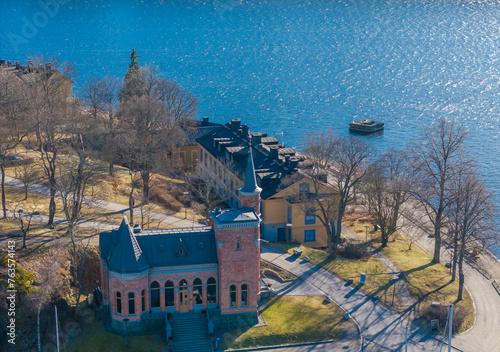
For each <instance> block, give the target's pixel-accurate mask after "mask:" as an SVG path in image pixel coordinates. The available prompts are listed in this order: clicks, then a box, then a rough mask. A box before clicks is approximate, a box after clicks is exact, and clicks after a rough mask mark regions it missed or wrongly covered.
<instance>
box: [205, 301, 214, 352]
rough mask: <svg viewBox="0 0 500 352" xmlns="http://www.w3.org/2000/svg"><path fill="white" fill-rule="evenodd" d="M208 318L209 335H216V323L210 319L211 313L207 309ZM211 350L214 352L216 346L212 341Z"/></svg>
mask: <svg viewBox="0 0 500 352" xmlns="http://www.w3.org/2000/svg"><path fill="white" fill-rule="evenodd" d="M205 312H206V316H207V325H208V334H209V335H210V334H213V333H214V323H213V322H212V319H210V313H209V311H208V309H205ZM210 349H211V350H212V352H214V344H213V343H212V341H210Z"/></svg>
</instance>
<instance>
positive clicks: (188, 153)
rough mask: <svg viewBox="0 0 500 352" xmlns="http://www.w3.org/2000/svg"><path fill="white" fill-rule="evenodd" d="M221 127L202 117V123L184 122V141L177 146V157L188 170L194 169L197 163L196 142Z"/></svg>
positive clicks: (194, 121)
mask: <svg viewBox="0 0 500 352" xmlns="http://www.w3.org/2000/svg"><path fill="white" fill-rule="evenodd" d="M220 126H221V125H220V124H218V123H213V122H210V121H209V120H208V117H204V118H203V120H202V121H196V120H190V119H189V120H186V121H184V123H183V124H182V130H183V131H184V134H185V137H186V138H185V140H184V142H183V143H182V145H181V146H179V157H180V159H181V161H182V162H183V163H184V165H185V166H186V167H187V168H188V169H194V168H195V167H196V165H197V163H198V149H199V147H198V143H197V142H196V140H197V139H198V138H200V137H202V136H204V135H205V134H207V133H210V132H212V131H214V130H216V129H218V128H219V127H220Z"/></svg>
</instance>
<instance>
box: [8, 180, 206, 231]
mask: <svg viewBox="0 0 500 352" xmlns="http://www.w3.org/2000/svg"><path fill="white" fill-rule="evenodd" d="M5 184H6V185H8V186H11V187H16V188H19V189H24V185H23V183H22V182H21V181H20V180H18V179H15V178H13V177H9V176H5ZM30 192H36V193H40V194H43V195H47V196H48V195H50V191H49V188H48V187H46V186H43V185H40V184H34V185H31V187H30ZM92 203H93V204H94V206H95V207H98V208H101V209H105V210H108V211H112V212H115V213H123V214H126V213H127V212H128V211H129V207H128V206H127V205H123V204H119V203H114V202H109V201H106V200H93V201H92ZM148 213H149V217H150V219H151V220H154V221H159V222H162V223H164V224H169V225H173V226H177V227H193V226H194V227H201V226H205V225H204V224H199V223H198V222H193V221H191V220H185V219H180V218H177V217H175V216H171V215H167V214H161V213H156V212H148Z"/></svg>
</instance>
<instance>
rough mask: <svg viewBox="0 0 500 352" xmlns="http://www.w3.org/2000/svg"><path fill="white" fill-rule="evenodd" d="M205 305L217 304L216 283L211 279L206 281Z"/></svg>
mask: <svg viewBox="0 0 500 352" xmlns="http://www.w3.org/2000/svg"><path fill="white" fill-rule="evenodd" d="M207 303H217V281H215V278H213V277H211V278H209V279H208V281H207Z"/></svg>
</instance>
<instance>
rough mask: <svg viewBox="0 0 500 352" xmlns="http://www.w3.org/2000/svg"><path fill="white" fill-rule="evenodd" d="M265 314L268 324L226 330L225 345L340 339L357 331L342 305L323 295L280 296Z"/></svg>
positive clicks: (259, 344) (235, 347)
mask: <svg viewBox="0 0 500 352" xmlns="http://www.w3.org/2000/svg"><path fill="white" fill-rule="evenodd" d="M262 316H263V318H264V320H265V321H266V324H267V325H266V326H259V327H253V328H251V329H247V330H231V331H228V332H226V333H225V334H224V336H223V340H224V343H225V344H226V346H225V348H229V349H237V348H246V347H258V346H273V345H281V344H291V343H301V342H311V341H323V340H340V339H341V338H342V337H343V336H344V333H345V332H346V331H349V332H354V331H356V327H355V325H354V323H353V322H352V321H347V320H346V319H345V318H344V312H343V311H342V310H341V309H340V308H338V307H337V306H336V305H335V304H334V303H333V302H332V303H329V304H326V303H324V299H323V297H318V296H282V297H277V298H275V299H274V300H273V301H272V302H271V303H270V304H269V305H268V306H267V307H266V308H265V309H264V311H262ZM223 347H224V346H223Z"/></svg>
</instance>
